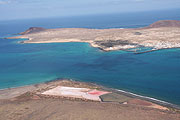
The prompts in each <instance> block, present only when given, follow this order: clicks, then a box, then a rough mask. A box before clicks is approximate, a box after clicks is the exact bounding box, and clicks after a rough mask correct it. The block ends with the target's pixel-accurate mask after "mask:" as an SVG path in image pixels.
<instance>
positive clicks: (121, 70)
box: [0, 39, 180, 105]
mask: <svg viewBox="0 0 180 120" xmlns="http://www.w3.org/2000/svg"><path fill="white" fill-rule="evenodd" d="M17 41H19V40H7V39H0V89H3V88H8V87H16V86H23V85H29V84H35V83H41V82H45V81H49V80H53V79H56V78H71V79H74V80H79V81H87V82H94V83H98V84H101V85H105V86H107V87H112V88H117V89H123V90H127V91H130V92H133V93H137V94H141V95H146V96H149V97H154V98H158V99H160V100H164V101H167V102H171V103H174V104H179V105H180V94H179V93H180V49H167V50H160V51H155V52H150V53H145V54H134V53H133V52H125V51H113V52H102V51H100V50H99V49H97V48H92V47H91V46H90V45H89V44H88V43H48V44H18V43H17Z"/></svg>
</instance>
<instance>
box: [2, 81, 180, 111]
mask: <svg viewBox="0 0 180 120" xmlns="http://www.w3.org/2000/svg"><path fill="white" fill-rule="evenodd" d="M63 80H68V81H71V82H78V83H82V84H88V85H91V86H99V87H100V88H102V90H106V91H109V92H112V93H117V94H120V95H125V96H128V97H130V98H135V99H140V100H145V101H148V102H152V103H154V104H157V105H161V106H163V107H166V108H171V109H177V110H180V106H179V105H176V104H173V103H169V102H166V101H163V100H159V99H156V98H153V97H148V96H144V95H139V94H136V93H133V92H128V91H124V90H122V89H115V88H109V87H105V86H102V85H99V84H96V83H94V82H84V81H77V80H72V79H63V78H62V79H55V80H50V81H47V82H42V83H39V84H31V85H24V86H17V87H12V88H4V89H0V93H2V92H7V91H8V92H9V91H10V93H11V91H14V90H15V92H16V93H17V91H19V90H18V89H24V88H25V89H27V90H25V92H22V93H19V94H18V95H16V96H15V97H18V96H20V95H22V94H24V93H26V92H31V91H34V90H36V89H37V88H36V86H43V85H45V84H49V83H54V82H59V81H63ZM16 90H17V91H16ZM10 96H11V95H10ZM10 98H11V99H12V98H14V97H10ZM8 99H9V98H8ZM100 99H101V97H100ZM0 100H3V99H2V98H0ZM102 102H104V101H102ZM108 102H110V103H116V102H114V101H108Z"/></svg>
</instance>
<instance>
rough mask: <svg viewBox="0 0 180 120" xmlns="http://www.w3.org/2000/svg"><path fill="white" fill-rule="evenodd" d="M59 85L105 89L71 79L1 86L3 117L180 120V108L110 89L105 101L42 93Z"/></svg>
mask: <svg viewBox="0 0 180 120" xmlns="http://www.w3.org/2000/svg"><path fill="white" fill-rule="evenodd" d="M57 86H68V87H77V88H89V89H98V90H104V89H105V88H104V87H102V86H98V85H95V84H91V83H84V82H77V81H71V80H56V81H51V82H46V83H42V84H37V85H30V86H24V87H18V88H10V89H5V90H0V93H1V96H0V119H2V120H3V119H6V120H70V119H72V120H85V119H89V120H179V119H180V113H179V112H180V111H179V110H178V109H173V108H167V107H163V106H160V105H158V104H154V103H152V102H149V101H146V100H142V99H138V98H135V97H131V96H126V95H125V94H120V93H116V92H113V91H111V93H109V94H106V95H103V96H102V98H101V99H102V100H103V102H98V101H92V100H87V99H80V98H74V97H63V96H51V95H44V94H41V93H42V92H44V91H47V90H50V89H53V88H55V87H57Z"/></svg>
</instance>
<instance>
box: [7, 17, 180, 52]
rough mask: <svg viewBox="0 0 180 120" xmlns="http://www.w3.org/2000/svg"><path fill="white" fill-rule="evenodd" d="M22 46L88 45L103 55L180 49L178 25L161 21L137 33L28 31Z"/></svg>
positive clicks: (123, 31) (66, 30)
mask: <svg viewBox="0 0 180 120" xmlns="http://www.w3.org/2000/svg"><path fill="white" fill-rule="evenodd" d="M20 34H21V35H20V36H16V37H10V38H9V39H12V38H13V39H14V38H15V39H18V38H27V39H28V40H26V41H23V42H22V43H52V42H88V43H90V44H91V45H92V46H93V47H98V48H100V49H101V50H104V51H111V50H127V49H130V48H131V49H132V48H134V49H135V50H136V48H141V47H150V48H152V50H159V49H167V48H179V47H180V21H176V20H163V21H158V22H155V23H153V24H151V25H150V26H148V27H144V28H137V29H86V28H58V29H43V28H36V27H35V28H30V29H28V30H26V31H25V32H22V33H20Z"/></svg>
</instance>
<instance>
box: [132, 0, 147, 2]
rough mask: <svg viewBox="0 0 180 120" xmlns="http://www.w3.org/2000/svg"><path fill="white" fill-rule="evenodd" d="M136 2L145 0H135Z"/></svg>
mask: <svg viewBox="0 0 180 120" xmlns="http://www.w3.org/2000/svg"><path fill="white" fill-rule="evenodd" d="M134 1H135V2H144V1H145V0H134Z"/></svg>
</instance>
